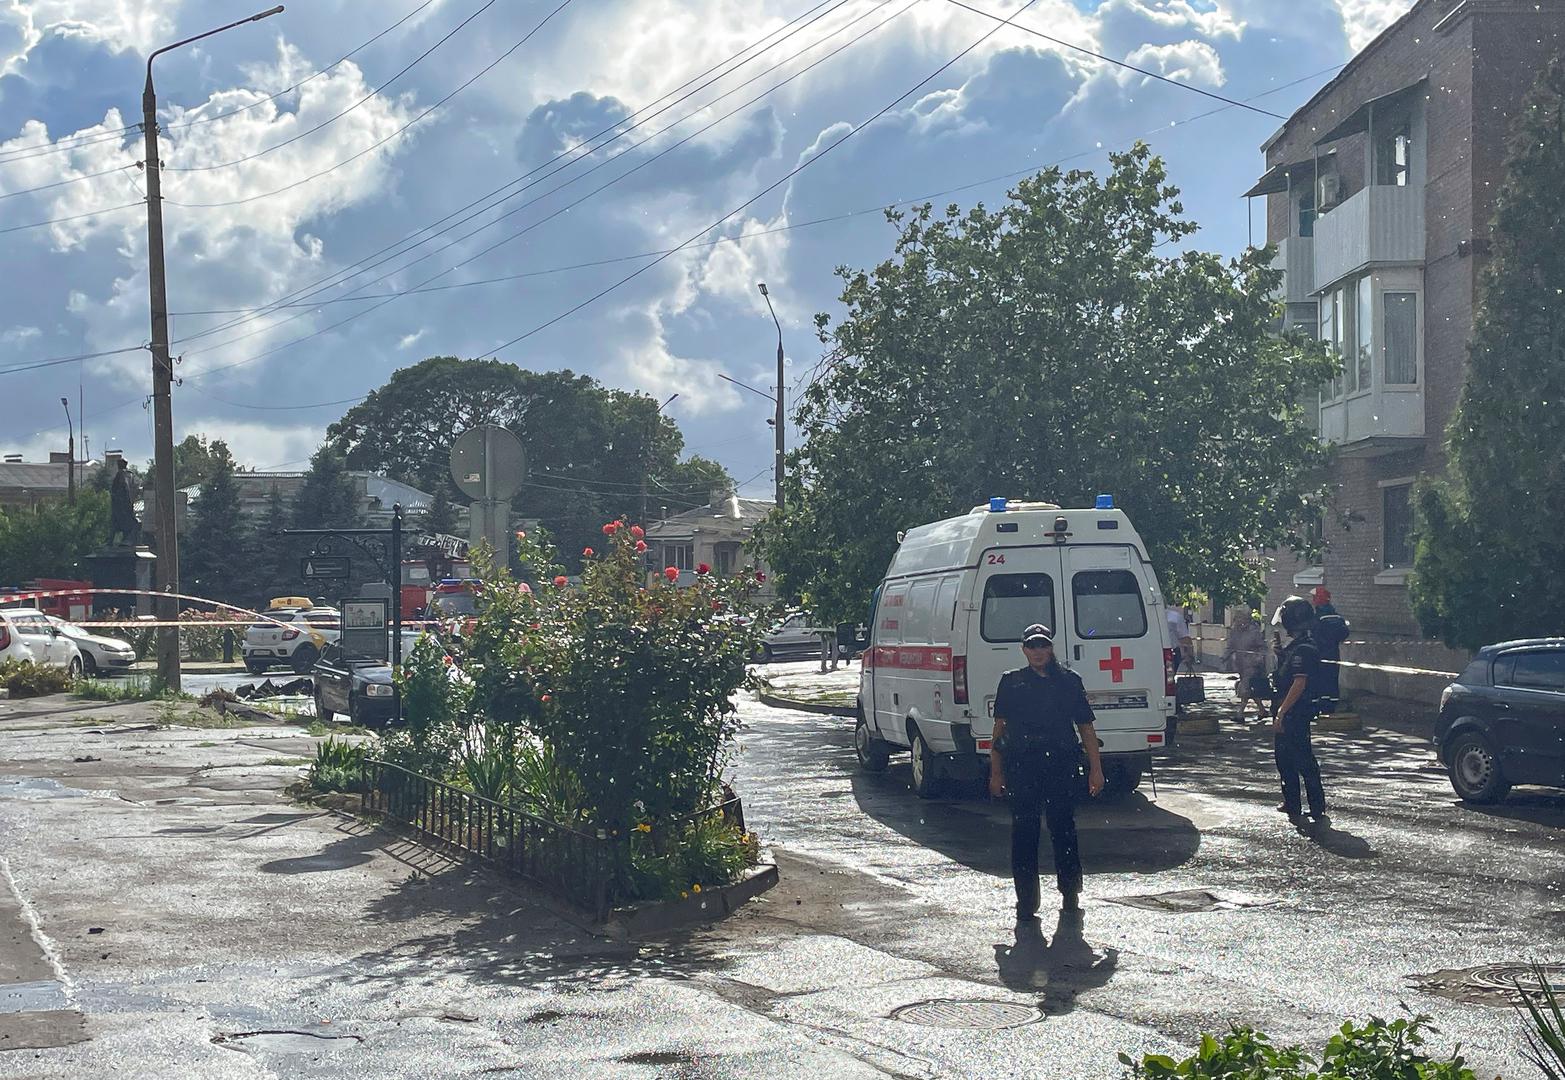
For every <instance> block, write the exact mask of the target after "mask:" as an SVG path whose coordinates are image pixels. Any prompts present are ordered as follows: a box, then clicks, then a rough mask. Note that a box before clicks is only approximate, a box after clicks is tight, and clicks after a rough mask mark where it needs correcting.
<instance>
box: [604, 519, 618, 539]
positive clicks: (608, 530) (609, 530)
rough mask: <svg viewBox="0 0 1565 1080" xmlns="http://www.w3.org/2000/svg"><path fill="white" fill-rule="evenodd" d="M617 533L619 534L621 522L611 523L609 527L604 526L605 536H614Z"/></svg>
mask: <svg viewBox="0 0 1565 1080" xmlns="http://www.w3.org/2000/svg"><path fill="white" fill-rule="evenodd" d="M617 532H619V522H617V521H611V522H609V523H608V524H607V525H605V526H603V535H604V536H613V535H614V534H615V533H617Z"/></svg>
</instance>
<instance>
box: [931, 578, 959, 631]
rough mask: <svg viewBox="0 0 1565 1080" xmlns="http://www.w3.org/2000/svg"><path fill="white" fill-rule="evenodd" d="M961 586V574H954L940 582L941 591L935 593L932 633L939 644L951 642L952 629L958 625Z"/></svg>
mask: <svg viewBox="0 0 1565 1080" xmlns="http://www.w3.org/2000/svg"><path fill="white" fill-rule="evenodd" d="M961 587H962V578H961V577H960V575H952V576H951V577H948V578H946V579H945V580H944V581H942V582H941V583H940V591H939V592H938V593H936V594H935V610H934V616H933V620H932V622H931V633H932V640H933V641H934V642H936V643H937V644H940V645H948V644H950V643H951V629H952V627H954V626H955V625H956V591H957V590H958V589H960V588H961Z"/></svg>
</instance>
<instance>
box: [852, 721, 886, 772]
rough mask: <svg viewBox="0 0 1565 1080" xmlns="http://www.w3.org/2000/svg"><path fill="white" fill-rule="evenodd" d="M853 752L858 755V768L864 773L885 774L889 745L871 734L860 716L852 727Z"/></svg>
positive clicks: (867, 725)
mask: <svg viewBox="0 0 1565 1080" xmlns="http://www.w3.org/2000/svg"><path fill="white" fill-rule="evenodd" d="M853 751H854V753H856V754H857V755H858V758H859V768H861V769H863V770H864V771H865V772H873V773H880V772H885V771H886V765H887V763H888V761H889V760H890V758H891V745H890V744H889V743H887V742H886V740H885V739H881V738H877V737H876V736H875V735H874V734H872V733H871V732H870V730H869V724H868V723H866V722H865V720H864V717H862V716H860V717H859V718H858V721H857V722H856V723H855V724H854V725H853Z"/></svg>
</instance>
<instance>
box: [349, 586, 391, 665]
mask: <svg viewBox="0 0 1565 1080" xmlns="http://www.w3.org/2000/svg"><path fill="white" fill-rule="evenodd" d="M390 607H391V602H390V601H389V600H381V599H372V598H369V597H355V598H353V599H351V600H343V601H342V638H341V640H340V641H339V644H340V645H341V647H342V651H343V653H344V654H348V655H352V656H362V657H363V658H365V659H366V660H385V659H386V646H387V643H388V639H387V636H386V624H387V623H388V622H389V621H390V619H389V617H388V616H389V609H390ZM393 633H396V634H398V635H400V633H401V628H400V627H398V628H396V629H395V630H394V631H393Z"/></svg>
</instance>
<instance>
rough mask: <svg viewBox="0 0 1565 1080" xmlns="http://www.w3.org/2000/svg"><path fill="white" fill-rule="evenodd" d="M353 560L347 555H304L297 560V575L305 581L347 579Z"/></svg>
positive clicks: (350, 574)
mask: <svg viewBox="0 0 1565 1080" xmlns="http://www.w3.org/2000/svg"><path fill="white" fill-rule="evenodd" d="M352 571H353V560H352V559H351V558H350V557H348V556H347V555H306V556H305V557H304V558H302V559H300V560H299V576H300V577H301V578H303V579H304V580H305V581H347V580H348V578H349V577H350V576H352Z"/></svg>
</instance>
